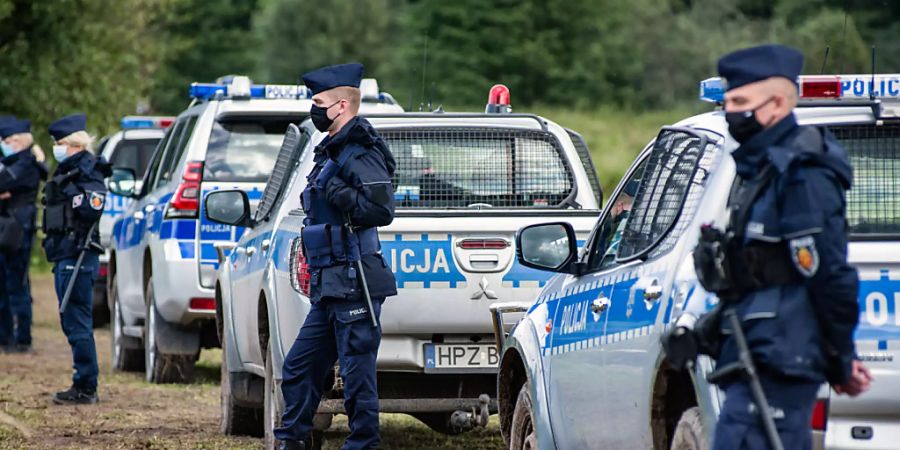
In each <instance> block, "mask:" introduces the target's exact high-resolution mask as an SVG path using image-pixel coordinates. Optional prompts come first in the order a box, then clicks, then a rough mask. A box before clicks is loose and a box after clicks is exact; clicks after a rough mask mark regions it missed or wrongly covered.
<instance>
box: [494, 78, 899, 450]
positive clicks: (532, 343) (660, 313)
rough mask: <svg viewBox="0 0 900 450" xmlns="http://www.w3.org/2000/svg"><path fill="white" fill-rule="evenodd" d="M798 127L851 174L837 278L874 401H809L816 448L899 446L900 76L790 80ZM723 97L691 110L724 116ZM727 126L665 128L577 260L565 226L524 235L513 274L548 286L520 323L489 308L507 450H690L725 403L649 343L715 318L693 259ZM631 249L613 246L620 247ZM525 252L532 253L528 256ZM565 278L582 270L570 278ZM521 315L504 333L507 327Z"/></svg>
mask: <svg viewBox="0 0 900 450" xmlns="http://www.w3.org/2000/svg"><path fill="white" fill-rule="evenodd" d="M798 82H799V85H800V96H801V102H800V107H799V108H798V109H797V110H796V112H795V114H796V117H797V119H798V121H799V122H800V123H801V124H807V125H820V126H827V127H828V128H829V129H830V130H831V132H832V133H834V134H835V136H836V137H837V138H838V140H839V141H841V143H842V144H843V146H844V147H845V148H846V150H847V152H848V154H849V157H850V160H851V162H852V164H853V166H854V177H855V180H854V186H853V188H852V190H851V191H850V192H849V194H848V196H847V204H848V207H847V216H848V219H849V230H848V231H849V233H850V239H851V242H850V244H849V257H850V262H851V263H852V264H854V265H855V266H856V267H857V268H858V269H859V275H860V291H859V303H860V325H859V328H858V330H857V333H856V345H857V351H858V354H859V357H860V358H861V359H862V360H863V361H865V363H866V364H867V365H868V366H869V367H870V368H871V370H872V372H873V374H874V376H875V381H874V383H873V384H872V389H871V390H870V391H869V392H867V393H865V394H863V395H861V396H859V397H857V398H853V399H850V398H847V397H838V396H835V395H830V394H829V393H828V389H827V387H823V389H822V390H821V391H820V400H819V401H818V402H817V404H816V407H815V409H814V414H813V416H812V423H811V425H812V428H813V430H814V440H815V446H816V448H822V447H823V446H825V447H827V448H833V449H850V448H860V449H874V448H877V449H888V448H897V447H898V444H897V443H898V442H900V420H898V419H900V395H898V393H900V360H898V359H897V356H898V355H897V349H898V346H900V320H898V317H900V315H898V308H900V282H898V281H897V280H900V259H898V256H897V255H900V243H898V237H900V76H898V75H882V76H874V77H873V76H869V75H866V76H861V75H860V76H858V75H842V76H829V77H801V78H800V80H799V81H798ZM723 95H724V89H722V85H721V81H720V80H718V79H710V80H706V81H704V82H703V83H702V84H701V98H703V99H706V100H710V101H713V102H721V101H722V99H723ZM727 129H728V127H727V124H726V123H725V119H724V113H723V112H722V111H715V112H711V113H707V114H702V115H699V116H694V117H691V118H688V119H685V120H683V121H681V122H679V123H677V124H675V125H674V126H671V127H664V128H663V129H662V130H660V132H659V134H658V136H657V137H656V139H655V140H654V141H652V142H651V143H650V144H649V145H648V146H647V147H646V148H645V149H644V150H643V151H642V152H641V153H640V155H639V156H638V158H637V160H636V161H635V162H634V164H633V165H632V167H631V168H630V169H629V170H628V172H627V173H626V175H625V177H624V178H623V179H622V181H621V182H620V183H619V186H618V188H617V189H616V190H615V192H613V195H612V197H611V199H612V201H610V202H608V204H607V206H606V208H605V209H604V211H603V213H602V214H601V215H600V219H599V220H598V221H597V222H596V224H595V225H594V227H593V231H592V232H591V235H590V237H589V239H588V240H587V243H586V244H585V246H584V250H583V251H582V252H581V253H576V251H575V247H576V243H575V241H576V239H577V237H576V235H575V232H574V231H573V230H572V227H571V226H570V225H569V224H566V223H551V224H545V225H542V226H537V227H530V228H524V229H522V230H521V231H520V232H519V234H518V239H519V240H520V244H519V248H520V249H521V253H520V254H519V258H520V263H521V264H523V265H524V264H528V265H530V266H532V267H542V268H544V269H546V270H551V271H556V272H559V274H558V275H556V276H555V277H554V278H553V279H552V280H550V281H549V282H548V283H547V285H546V286H545V287H544V289H543V290H542V291H541V292H540V294H539V295H537V296H536V300H535V301H533V302H531V303H530V304H529V305H528V306H527V307H525V308H522V307H521V305H516V304H507V303H504V304H499V305H495V306H494V307H493V308H492V310H493V316H492V317H493V319H494V323H495V335H496V337H497V341H498V346H500V347H501V356H500V375H499V379H498V399H499V402H500V417H501V420H500V422H501V429H502V432H503V435H504V438H505V439H506V442H507V443H508V444H509V448H511V449H517V450H518V449H522V448H541V449H549V448H561V449H579V448H622V449H624V448H655V449H667V448H677V449H701V448H705V446H706V445H707V444H708V443H710V442H711V437H712V436H711V434H712V430H713V429H714V425H715V422H716V417H717V414H718V411H719V408H720V405H721V402H722V400H723V396H722V394H721V392H719V391H718V390H717V389H716V388H715V387H714V386H712V385H710V384H709V383H707V381H706V375H707V374H708V373H709V372H710V371H711V369H712V363H711V362H710V360H708V359H704V358H701V360H700V363H699V364H698V365H697V366H696V368H695V370H694V371H690V372H687V371H677V370H674V369H673V368H672V367H670V366H669V364H668V363H667V361H666V359H665V356H664V355H663V353H662V352H661V347H660V335H661V334H662V332H663V331H664V330H665V329H666V328H667V327H668V326H670V324H672V323H673V322H674V321H675V320H676V319H677V318H678V317H680V315H681V314H682V313H683V312H685V311H687V312H690V313H692V314H693V315H695V316H699V315H700V314H701V313H703V312H705V311H706V310H708V309H710V308H712V306H713V305H714V304H715V303H716V302H717V299H716V297H715V296H713V295H711V294H709V293H707V292H705V291H704V290H703V288H702V287H701V286H700V285H699V283H698V282H697V279H696V276H695V273H694V265H693V261H692V256H691V251H692V250H693V248H694V247H695V245H696V243H697V240H698V235H699V230H700V225H701V224H705V223H715V224H718V225H719V226H722V225H724V223H725V221H726V218H727V213H726V202H727V197H728V193H729V192H730V190H731V185H732V181H733V179H734V176H735V167H734V161H733V160H732V159H731V158H730V157H729V155H728V154H729V152H730V151H732V150H734V149H735V148H737V143H736V142H734V141H733V140H732V139H731V138H730V137H728V133H727ZM623 235H624V236H628V237H629V238H627V239H623V238H622V236H623ZM529 249H532V250H530V251H529ZM571 262H576V263H577V264H578V265H579V266H581V269H583V270H577V271H575V270H570V269H568V268H570V267H573V265H572V264H570V263H571ZM523 309H524V310H527V312H526V315H525V317H524V318H522V319H521V320H519V321H518V322H517V323H515V325H514V327H513V328H512V330H511V331H510V332H509V333H506V331H507V330H508V328H507V327H506V326H505V324H504V323H505V322H504V314H507V313H509V312H513V311H521V310H523Z"/></svg>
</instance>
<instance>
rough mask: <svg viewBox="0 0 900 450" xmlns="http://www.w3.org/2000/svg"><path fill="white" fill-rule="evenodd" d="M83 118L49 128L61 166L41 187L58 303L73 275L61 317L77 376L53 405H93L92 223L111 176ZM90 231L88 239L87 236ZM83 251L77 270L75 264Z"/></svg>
mask: <svg viewBox="0 0 900 450" xmlns="http://www.w3.org/2000/svg"><path fill="white" fill-rule="evenodd" d="M86 122H87V118H86V116H85V115H84V114H73V115H70V116H66V117H63V118H61V119H59V120H57V121H55V122H53V123H51V124H50V127H49V131H50V135H51V136H52V137H53V140H54V141H55V142H56V145H54V146H53V157H54V158H56V160H57V161H58V162H59V165H58V166H57V167H56V172H54V174H53V178H52V179H51V180H50V181H49V182H47V184H46V185H45V186H44V201H45V202H46V209H45V210H44V233H45V234H46V238H45V239H44V251H45V252H46V254H47V259H48V260H49V261H51V262H52V263H53V264H54V266H53V281H54V285H55V288H56V295H57V297H58V298H59V300H60V302H62V300H63V296H64V295H65V291H66V287H67V286H68V284H69V280H70V279H71V277H73V276H74V277H76V279H75V284H74V288H73V290H72V294H71V297H70V298H69V303H68V304H67V306H66V309H65V311H64V312H63V313H61V314H60V323H61V324H62V328H63V332H64V333H65V334H66V338H68V340H69V345H70V346H71V347H72V360H73V363H74V369H75V372H74V374H73V375H72V387H71V388H69V389H67V390H65V391H62V392H57V393H56V394H55V395H54V396H53V402H54V403H57V404H92V403H97V400H98V397H97V373H98V369H97V350H96V347H95V345H94V334H93V324H92V317H91V306H92V304H93V303H92V298H91V297H92V295H93V291H94V280H95V278H96V273H97V268H98V266H99V254H100V253H101V252H102V251H103V248H102V247H101V246H100V236H99V233H98V232H97V230H96V227H95V226H94V224H96V223H97V222H98V221H99V220H100V215H101V214H102V213H103V205H104V203H105V201H106V185H105V184H104V181H103V180H104V178H106V177H108V176H109V175H111V174H112V169H111V168H110V165H109V163H107V162H106V160H105V159H104V158H102V157H96V156H94V155H93V154H92V153H91V152H90V151H89V148H90V145H91V143H92V139H91V137H90V136H89V135H88V134H87V132H86V131H85V128H86ZM90 230H93V233H91V235H90V236H88V233H89V231H90ZM81 252H85V253H84V257H83V260H82V264H81V267H80V268H79V269H78V272H77V273H74V272H75V266H76V261H77V259H78V256H79V254H80V253H81Z"/></svg>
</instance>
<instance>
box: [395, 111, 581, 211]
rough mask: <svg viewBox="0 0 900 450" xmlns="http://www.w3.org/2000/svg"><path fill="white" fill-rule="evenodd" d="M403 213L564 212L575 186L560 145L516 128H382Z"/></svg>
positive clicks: (549, 137) (541, 133)
mask: <svg viewBox="0 0 900 450" xmlns="http://www.w3.org/2000/svg"><path fill="white" fill-rule="evenodd" d="M379 134H380V135H381V136H382V138H384V140H385V141H386V142H387V143H388V145H389V146H390V148H391V152H393V154H394V158H395V159H396V160H397V170H396V172H395V174H394V185H395V188H396V189H395V197H396V200H397V207H399V208H435V209H445V208H472V207H490V208H512V209H518V208H561V207H566V206H569V205H570V204H572V203H573V200H574V196H575V182H574V178H573V175H572V170H571V167H570V165H569V163H568V162H567V160H566V158H565V155H564V153H563V149H562V145H561V144H560V142H559V140H558V139H557V138H556V137H555V136H554V135H553V134H551V133H549V132H546V131H539V130H525V129H515V128H468V127H467V128H462V127H459V128H456V127H445V128H415V129H382V130H379Z"/></svg>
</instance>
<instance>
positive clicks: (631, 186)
mask: <svg viewBox="0 0 900 450" xmlns="http://www.w3.org/2000/svg"><path fill="white" fill-rule="evenodd" d="M646 167H647V158H645V159H644V160H643V161H641V162H640V163H639V164H638V166H637V167H636V168H635V169H634V170H633V171H632V172H631V175H629V176H628V180H627V181H625V184H624V185H623V186H622V189H621V190H619V193H618V195H616V198H614V199H613V200H612V201H611V202H610V205H611V206H610V209H609V213H608V214H607V215H606V216H605V217H604V218H603V221H602V222H601V223H600V225H599V227H598V228H597V232H596V234H595V235H594V239H593V241H592V242H591V247H590V249H591V250H590V255H588V271H590V272H595V271H598V270H603V269H607V268H610V267H612V266H614V265H615V264H616V252H617V251H618V249H619V243H620V242H621V241H622V233H623V232H624V231H625V227H626V225H627V224H628V219H629V217H630V216H631V210H632V207H633V206H634V199H635V196H636V195H637V191H638V187H639V186H640V184H641V180H642V179H643V176H644V169H645V168H646Z"/></svg>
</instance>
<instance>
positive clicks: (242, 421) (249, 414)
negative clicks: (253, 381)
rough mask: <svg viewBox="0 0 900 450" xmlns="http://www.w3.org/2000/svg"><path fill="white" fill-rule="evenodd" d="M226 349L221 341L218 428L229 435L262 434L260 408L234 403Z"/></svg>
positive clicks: (257, 435)
mask: <svg viewBox="0 0 900 450" xmlns="http://www.w3.org/2000/svg"><path fill="white" fill-rule="evenodd" d="M227 354H228V352H227V349H226V348H225V343H224V341H223V342H222V370H221V372H220V373H221V383H220V385H221V391H222V394H221V397H220V402H219V403H220V406H221V412H222V414H221V416H220V417H219V430H220V431H221V432H222V434H226V435H229V436H255V437H261V436H262V434H263V411H262V409H261V408H247V407H244V406H240V405H237V404H235V402H234V395H233V394H232V391H231V386H232V384H231V378H232V375H231V373H230V372H228V362H227V361H226V360H225V358H227V356H226V355H227Z"/></svg>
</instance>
